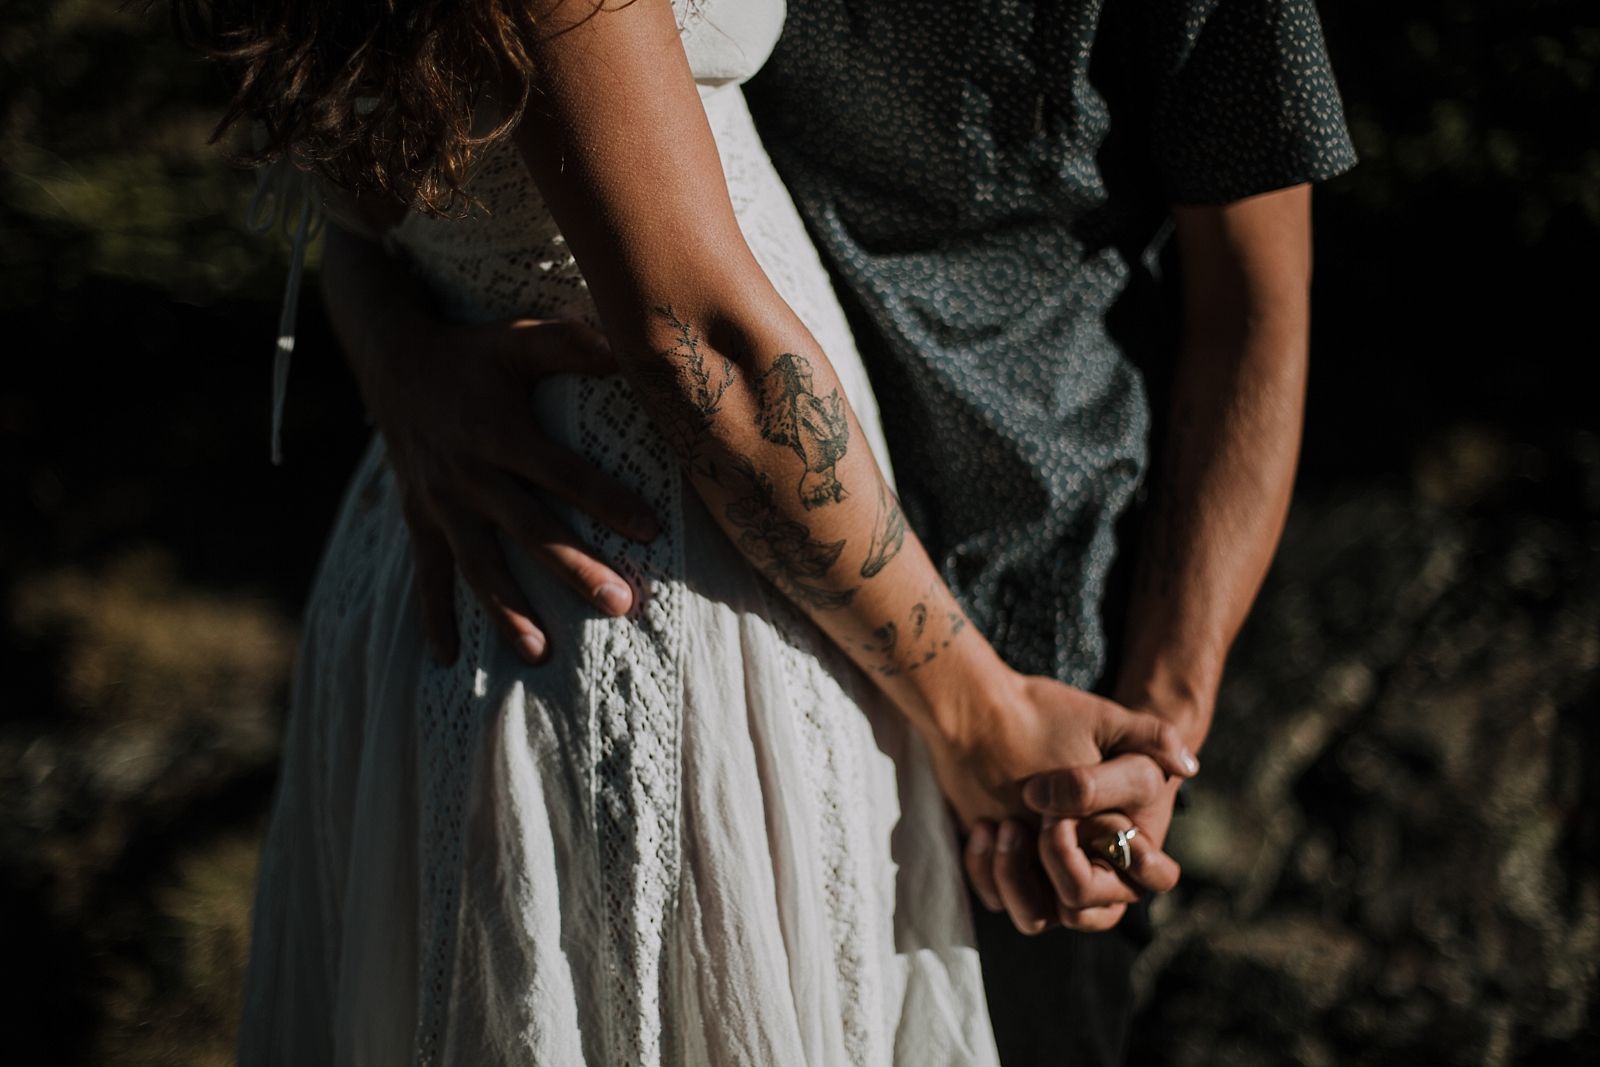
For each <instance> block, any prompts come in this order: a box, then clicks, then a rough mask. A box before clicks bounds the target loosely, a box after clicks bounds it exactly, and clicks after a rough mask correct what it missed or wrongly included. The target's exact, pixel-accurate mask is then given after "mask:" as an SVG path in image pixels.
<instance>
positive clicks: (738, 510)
mask: <svg viewBox="0 0 1600 1067" xmlns="http://www.w3.org/2000/svg"><path fill="white" fill-rule="evenodd" d="M734 469H735V470H736V471H737V472H738V474H739V475H740V476H741V477H742V478H743V479H744V480H745V481H746V482H748V483H749V487H750V488H749V492H748V493H746V494H745V495H744V496H742V497H738V498H736V499H734V500H733V501H731V502H730V503H729V504H728V506H727V508H726V509H725V510H724V512H723V513H724V514H725V515H726V516H727V518H728V522H729V524H730V525H732V526H733V527H734V528H735V529H736V530H738V531H739V547H740V548H742V549H743V550H744V553H745V555H746V556H748V557H749V558H750V560H751V561H752V562H753V563H755V565H756V566H757V567H759V568H760V569H761V573H762V574H765V575H766V576H767V579H768V580H769V581H770V582H772V584H773V585H775V586H777V587H778V589H779V591H781V592H782V593H783V594H784V595H786V596H787V597H789V599H790V600H793V601H794V602H795V603H796V604H799V605H800V606H801V607H803V608H809V609H810V610H812V611H838V610H839V609H840V608H844V607H847V606H849V604H850V602H851V601H852V600H854V599H855V595H856V591H857V590H858V589H859V588H860V586H851V587H850V588H848V589H835V588H831V587H829V586H828V585H826V584H824V583H825V582H826V581H827V577H828V571H829V570H831V569H832V567H833V565H834V564H835V563H836V562H838V559H839V554H840V553H841V552H843V551H844V546H845V542H843V541H818V540H817V539H816V538H814V537H812V536H811V527H809V526H807V525H806V524H805V523H803V522H796V521H794V520H793V519H788V518H785V517H784V515H783V512H782V511H781V510H780V509H779V507H778V503H777V499H776V494H775V492H774V490H773V486H772V481H771V479H769V478H768V477H767V476H766V475H764V474H762V473H761V472H760V471H758V470H756V468H755V465H754V464H753V463H751V462H750V461H749V460H748V459H746V458H745V457H744V456H737V457H735V459H734ZM730 480H731V479H730Z"/></svg>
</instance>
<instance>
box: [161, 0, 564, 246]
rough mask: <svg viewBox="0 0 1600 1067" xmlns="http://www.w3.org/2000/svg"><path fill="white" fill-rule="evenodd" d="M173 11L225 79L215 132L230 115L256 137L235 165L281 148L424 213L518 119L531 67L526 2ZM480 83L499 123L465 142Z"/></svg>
mask: <svg viewBox="0 0 1600 1067" xmlns="http://www.w3.org/2000/svg"><path fill="white" fill-rule="evenodd" d="M172 18H173V23H174V25H175V27H176V29H177V32H178V35H179V36H180V37H181V38H183V39H184V40H185V41H187V42H188V43H190V44H192V45H194V46H196V47H198V48H199V49H200V50H201V51H203V52H205V53H207V54H208V55H210V56H212V57H213V58H215V59H217V60H219V61H220V62H221V63H222V65H223V67H224V69H225V70H226V71H227V73H228V75H229V77H230V79H231V80H232V81H233V83H234V93H233V99H232V101H231V102H230V104H229V106H228V110H227V112H226V113H225V114H224V115H223V117H222V121H221V122H220V123H218V125H217V129H216V132H215V133H214V134H213V139H217V138H220V137H221V136H222V135H223V134H224V133H225V132H226V131H227V130H228V129H229V128H230V127H232V126H233V125H234V124H235V123H237V122H239V121H240V120H241V119H243V120H247V121H252V122H257V123H259V124H260V125H259V127H258V128H259V129H261V130H263V131H264V132H265V137H264V138H262V137H260V136H257V137H256V139H255V144H254V145H253V146H252V147H251V148H250V149H248V150H240V151H237V152H235V153H234V155H233V158H234V159H235V160H236V161H237V162H239V163H241V164H245V165H250V166H259V165H261V164H264V163H268V162H271V161H272V160H275V159H278V158H280V157H282V156H285V155H287V156H288V157H289V158H290V160H291V161H292V162H293V163H294V165H295V166H297V167H300V168H301V169H304V170H315V171H318V172H320V173H321V174H322V175H323V176H325V177H326V178H327V179H328V180H330V181H332V182H333V183H334V184H336V185H339V186H342V187H343V188H346V189H350V190H352V191H356V192H378V193H382V194H386V195H387V196H390V197H393V198H395V199H398V200H399V201H401V202H402V203H405V204H407V205H408V206H410V207H412V208H414V209H416V210H418V211H422V212H426V213H427V214H430V215H446V214H459V213H460V212H461V211H462V210H463V209H464V207H465V204H466V203H468V202H470V197H468V196H467V194H466V193H465V191H464V186H465V185H466V182H467V178H468V176H469V173H470V170H471V164H472V162H473V160H474V159H475V158H476V156H477V154H478V152H479V151H480V150H481V149H482V148H483V146H485V145H486V144H488V143H490V142H491V141H493V140H495V139H496V138H498V137H500V136H502V135H504V134H505V133H507V132H508V131H510V130H511V129H512V128H513V127H514V126H515V125H516V124H517V121H518V120H519V119H520V118H521V117H522V113H523V110H524V109H525V108H526V106H527V103H528V95H529V91H530V86H531V84H532V80H533V75H534V65H533V60H532V58H531V57H530V55H529V49H528V44H529V42H531V41H532V40H533V39H534V38H533V34H534V16H533V5H532V4H530V3H529V2H528V0H172ZM488 85H494V86H496V87H500V88H502V89H503V90H504V92H502V94H501V95H502V99H500V101H499V102H500V104H501V106H502V113H503V120H502V121H501V123H500V124H499V125H498V126H497V127H496V128H495V129H494V130H492V131H490V132H488V133H487V134H483V135H480V136H474V135H473V132H472V115H473V110H474V107H475V105H476V104H477V100H478V96H479V94H480V93H481V92H482V91H483V89H484V88H485V87H486V86H488ZM513 94H516V95H513ZM513 105H514V106H513Z"/></svg>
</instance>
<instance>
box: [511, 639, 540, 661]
mask: <svg viewBox="0 0 1600 1067" xmlns="http://www.w3.org/2000/svg"><path fill="white" fill-rule="evenodd" d="M517 643H518V644H519V645H521V646H522V654H523V655H524V656H526V657H528V661H529V662H530V663H538V662H539V661H540V660H541V659H543V658H544V635H543V634H523V635H522V639H521V640H520V641H518V642H517Z"/></svg>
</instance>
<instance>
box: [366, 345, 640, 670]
mask: <svg viewBox="0 0 1600 1067" xmlns="http://www.w3.org/2000/svg"><path fill="white" fill-rule="evenodd" d="M375 349H376V350H375ZM363 369H364V370H365V371H366V373H364V374H362V375H361V377H362V379H363V381H362V387H363V389H362V391H363V393H364V394H365V396H366V401H367V405H368V408H369V410H370V411H371V414H372V417H373V420H374V421H375V422H376V423H377V425H378V428H379V430H381V431H382V432H383V435H384V439H385V441H386V442H387V444H388V446H389V459H390V462H391V464H392V465H393V466H394V469H395V473H396V474H397V476H398V477H399V480H400V487H401V493H402V500H403V503H404V508H405V519H406V525H407V526H408V527H409V528H410V531H411V545H412V553H413V557H414V559H415V561H416V567H417V583H418V592H419V595H420V599H421V602H422V622H423V629H424V631H425V632H426V634H427V637H428V640H429V642H430V643H431V644H432V645H433V647H434V650H435V653H436V655H437V656H438V658H439V660H440V661H441V662H444V663H451V662H454V660H455V657H456V653H457V631H456V618H455V574H456V568H457V567H459V568H460V571H461V575H462V577H463V578H464V579H465V580H466V582H467V584H468V586H470V587H471V589H472V591H473V593H474V594H475V595H476V596H477V597H478V599H479V601H481V602H482V604H483V606H484V608H485V609H486V610H487V611H488V612H489V614H490V617H491V619H492V620H493V621H494V623H495V625H496V627H497V628H498V629H499V630H500V632H501V633H502V634H504V635H505V637H506V639H507V640H508V641H510V642H511V644H512V647H514V648H515V649H516V650H517V651H518V653H519V654H521V655H522V656H523V657H524V658H525V659H527V660H528V661H529V662H531V663H538V662H541V661H543V660H544V658H545V657H546V655H547V654H548V651H549V647H548V644H549V643H548V641H547V640H546V638H545V635H544V633H543V631H542V630H541V629H540V626H539V622H538V616H537V614H536V613H535V610H534V607H533V606H532V605H530V604H529V603H528V602H527V599H526V598H525V597H524V595H523V593H522V590H521V589H520V587H519V586H518V585H517V583H516V581H515V580H514V579H513V577H512V575H511V569H510V567H509V566H508V565H507V563H506V559H505V555H504V553H503V552H502V550H501V546H500V541H499V538H498V537H497V536H496V531H497V530H498V531H503V532H504V533H505V534H506V536H507V537H509V538H510V539H511V540H512V541H514V542H515V543H516V544H518V545H520V546H521V547H522V549H523V550H524V551H525V552H527V553H528V554H529V555H530V556H532V557H533V558H534V559H536V560H539V561H540V562H542V563H543V564H544V565H545V566H547V567H549V568H550V570H551V571H552V572H554V573H555V574H556V575H558V576H559V577H560V578H562V579H563V580H564V581H566V583H567V584H568V585H570V586H571V587H572V588H573V589H574V590H576V591H577V593H578V594H579V595H580V596H582V597H583V598H584V599H585V600H587V601H589V603H591V604H593V605H594V606H595V607H596V608H597V609H598V610H600V611H601V612H603V613H604V614H607V615H622V614H625V613H626V612H627V611H628V610H629V609H630V608H631V607H632V605H633V592H632V590H631V589H630V588H629V586H628V583H627V582H625V581H624V580H623V579H622V578H620V577H619V576H618V575H617V574H616V572H614V571H613V570H612V569H611V568H610V567H608V566H606V565H605V564H604V563H602V562H600V560H598V559H597V558H595V556H594V554H593V552H592V551H591V550H590V549H589V548H588V546H587V545H585V544H584V542H583V540H582V539H581V538H579V537H578V536H577V534H575V533H573V531H572V530H571V529H569V528H568V527H567V526H566V525H565V524H563V523H562V522H561V521H560V520H558V519H557V518H556V517H555V516H554V515H552V514H551V513H550V511H549V510H548V509H547V508H546V507H545V506H544V505H543V504H542V503H541V502H540V501H539V500H538V499H537V497H536V495H535V494H534V493H533V492H531V491H530V489H531V487H532V486H537V487H539V488H541V489H544V490H546V491H548V492H549V493H551V494H552V495H554V496H555V497H557V498H559V499H561V500H564V501H566V502H567V503H569V504H572V505H573V506H574V507H576V508H578V509H579V510H580V511H583V512H584V513H586V514H589V515H592V516H594V517H595V518H597V519H599V520H600V521H602V522H604V523H605V524H606V525H607V526H610V527H611V528H612V529H614V530H616V531H617V532H618V533H620V534H622V535H624V536H626V537H631V538H634V539H635V540H639V541H648V540H650V539H652V538H653V537H655V535H656V533H657V531H658V529H659V527H658V524H657V521H656V518H655V516H654V515H653V514H652V513H651V511H650V508H649V506H648V505H647V504H645V502H644V501H642V500H640V499H639V497H638V496H636V495H635V494H633V493H631V492H629V491H628V490H627V489H625V488H623V487H622V486H621V485H619V484H618V483H617V482H616V481H614V480H613V479H612V478H610V477H609V476H607V475H605V474H603V473H602V472H601V471H599V470H597V469H596V468H595V467H594V466H592V465H591V464H589V463H588V462H586V461H585V460H584V459H582V458H581V457H579V456H577V455H576V454H574V453H573V452H571V451H570V450H568V449H566V448H563V447H562V446H561V445H558V444H556V443H555V442H554V441H552V440H550V438H548V437H547V436H545V434H544V433H543V432H542V431H541V430H540V428H539V426H538V425H537V423H536V422H535V420H534V415H533V389H534V386H535V385H536V384H537V383H538V382H539V380H540V379H542V378H545V377H547V376H549V375H552V374H562V373H568V374H611V373H614V372H615V371H616V369H617V368H616V364H615V362H614V361H613V359H612V357H611V352H610V349H609V348H608V347H607V345H606V342H605V338H604V337H603V336H602V335H601V334H600V333H599V331H597V330H594V329H591V328H590V327H588V326H585V325H583V324H582V323H577V322H563V321H541V320H534V319H517V320H507V321H501V322H492V323H487V324H483V325H476V326H453V325H447V324H444V323H440V322H437V321H434V320H423V321H422V322H421V323H420V324H419V323H417V322H415V321H414V322H413V324H412V325H411V327H410V328H408V329H404V330H395V331H392V332H391V333H389V334H388V336H387V337H385V338H382V339H374V340H373V341H371V342H369V346H368V351H367V353H366V356H365V361H364V367H363Z"/></svg>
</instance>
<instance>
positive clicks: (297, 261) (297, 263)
mask: <svg viewBox="0 0 1600 1067" xmlns="http://www.w3.org/2000/svg"><path fill="white" fill-rule="evenodd" d="M297 197H298V199H299V210H298V211H294V212H291V211H290V210H289V208H290V205H291V204H292V203H293V202H294V201H295V199H296V198H297ZM291 219H293V220H294V222H293V224H292V225H293V229H292V230H291V228H290V227H291V222H290V220H291ZM322 221H323V208H322V190H321V188H320V187H319V183H318V181H317V177H316V175H314V174H310V173H308V172H306V171H303V170H301V169H299V168H298V167H296V166H295V165H294V164H293V163H292V162H290V160H289V158H288V157H287V156H283V157H280V158H278V159H275V160H273V161H272V162H271V163H269V164H267V165H266V166H265V167H262V168H261V169H259V170H258V171H257V172H256V193H255V196H253V197H251V198H250V207H249V208H248V209H247V211H246V213H245V226H246V228H247V229H249V230H250V232H251V233H256V234H268V233H271V232H272V228H273V227H274V226H277V227H279V229H280V230H281V231H282V232H283V235H284V237H286V238H288V240H289V241H290V243H291V245H292V247H293V251H292V252H291V253H290V256H289V278H288V282H287V283H286V284H285V286H284V290H283V314H282V315H280V316H279V318H278V349H277V353H276V354H275V355H274V356H273V360H272V462H273V464H274V465H281V464H282V463H283V401H284V397H285V396H286V395H287V394H288V391H289V357H290V355H292V354H293V352H294V335H295V320H296V318H297V317H298V315H299V312H300V282H301V279H302V277H303V276H304V275H305V269H306V246H307V245H309V244H310V243H311V242H312V241H314V240H315V239H316V237H317V235H318V234H319V233H321V232H322Z"/></svg>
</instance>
